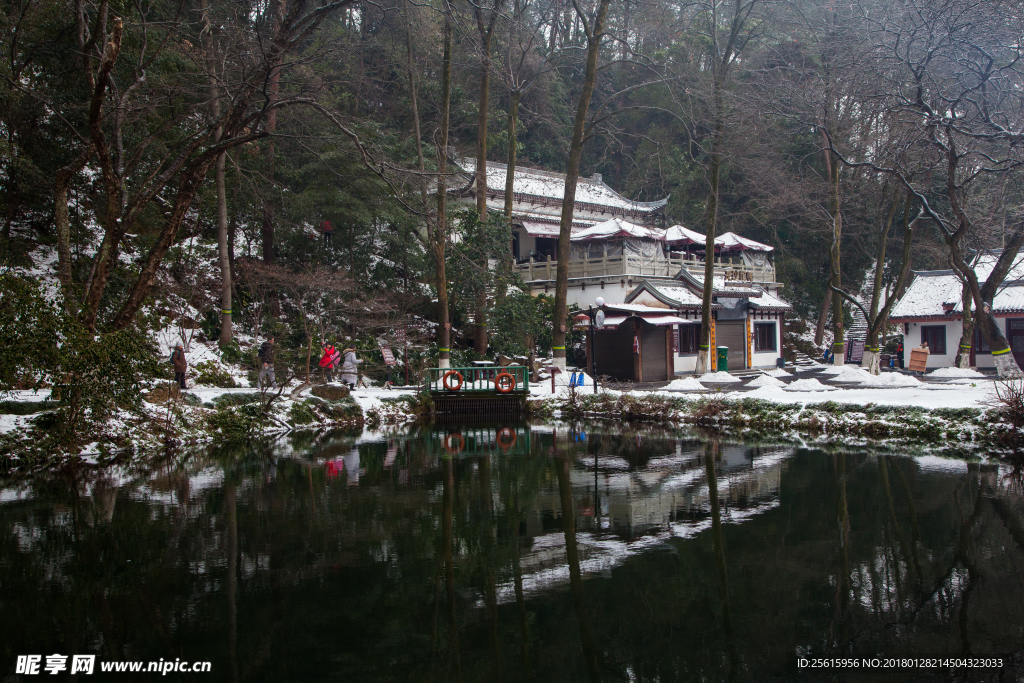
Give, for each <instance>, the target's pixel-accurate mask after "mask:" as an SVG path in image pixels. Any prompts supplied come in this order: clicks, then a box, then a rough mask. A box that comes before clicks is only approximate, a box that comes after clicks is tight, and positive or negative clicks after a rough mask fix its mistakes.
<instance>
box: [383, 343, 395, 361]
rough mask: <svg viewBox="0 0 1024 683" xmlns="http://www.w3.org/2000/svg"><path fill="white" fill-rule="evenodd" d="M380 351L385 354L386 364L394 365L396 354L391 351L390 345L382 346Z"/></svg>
mask: <svg viewBox="0 0 1024 683" xmlns="http://www.w3.org/2000/svg"><path fill="white" fill-rule="evenodd" d="M380 352H381V353H382V354H384V364H385V365H394V364H395V354H393V353H391V349H390V348H389V347H387V346H382V347H380Z"/></svg>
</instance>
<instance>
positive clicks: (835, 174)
mask: <svg viewBox="0 0 1024 683" xmlns="http://www.w3.org/2000/svg"><path fill="white" fill-rule="evenodd" d="M824 134H825V133H824V131H822V135H824ZM824 154H825V169H826V171H827V172H828V178H829V197H828V203H829V213H830V214H831V215H832V250H831V252H830V254H829V256H830V260H831V270H832V274H831V276H830V278H829V287H830V288H831V289H832V364H833V365H843V364H845V362H846V356H845V351H846V344H845V343H843V297H842V296H840V294H839V293H838V292H837V291H836V290H838V289H842V284H843V283H842V280H843V278H842V270H841V268H840V265H841V264H840V247H841V245H842V237H843V215H842V213H841V206H840V203H839V160H838V159H832V158H831V157H832V155H831V153H830V152H829V151H828V149H826V150H825V152H824Z"/></svg>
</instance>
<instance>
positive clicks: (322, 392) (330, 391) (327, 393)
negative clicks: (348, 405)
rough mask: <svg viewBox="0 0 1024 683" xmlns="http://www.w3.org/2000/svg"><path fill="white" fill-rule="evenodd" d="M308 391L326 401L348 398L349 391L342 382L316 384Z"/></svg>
mask: <svg viewBox="0 0 1024 683" xmlns="http://www.w3.org/2000/svg"><path fill="white" fill-rule="evenodd" d="M310 393H311V394H313V395H314V396H317V397H319V398H322V399H325V400H328V401H340V400H341V399H343V398H348V395H349V393H351V392H349V390H348V387H346V386H344V385H342V384H318V385H317V386H315V387H313V389H312V391H310Z"/></svg>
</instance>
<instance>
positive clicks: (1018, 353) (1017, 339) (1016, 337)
mask: <svg viewBox="0 0 1024 683" xmlns="http://www.w3.org/2000/svg"><path fill="white" fill-rule="evenodd" d="M1006 341H1008V342H1010V350H1011V351H1013V359H1014V360H1015V361H1017V365H1019V366H1021V367H1024V318H1009V319H1007V321H1006Z"/></svg>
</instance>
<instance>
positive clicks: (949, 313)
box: [889, 251, 1024, 369]
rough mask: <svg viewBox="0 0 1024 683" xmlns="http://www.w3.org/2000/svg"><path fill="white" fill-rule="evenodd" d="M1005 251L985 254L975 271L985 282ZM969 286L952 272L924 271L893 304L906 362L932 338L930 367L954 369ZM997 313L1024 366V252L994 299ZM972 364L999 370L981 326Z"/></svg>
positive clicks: (1016, 357)
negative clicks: (912, 352)
mask: <svg viewBox="0 0 1024 683" xmlns="http://www.w3.org/2000/svg"><path fill="white" fill-rule="evenodd" d="M998 258H999V252H997V251H995V252H983V253H981V254H979V256H978V257H977V259H976V262H975V266H974V270H975V272H976V273H977V275H978V281H979V282H981V283H984V282H985V280H987V279H988V276H989V274H990V273H991V272H992V268H993V266H994V265H995V263H996V261H997V260H998ZM962 294H963V286H962V285H961V283H960V279H959V278H958V277H957V276H956V274H955V273H954V272H953V271H952V270H931V271H920V272H917V273H915V274H914V279H913V281H912V282H911V283H910V286H909V287H907V291H906V293H905V294H904V295H903V297H902V298H901V299H900V300H899V301H898V302H897V303H896V305H895V306H893V310H892V313H891V315H890V316H889V322H893V323H900V324H901V326H902V332H903V346H904V349H905V351H904V355H905V359H906V362H909V360H910V350H911V349H913V348H916V347H918V346H920V345H921V343H922V342H924V341H927V342H928V348H929V355H928V367H929V368H944V367H951V366H952V365H953V363H954V362H955V360H956V352H957V347H958V346H959V344H960V335H961V332H962V326H963V322H962V321H963V296H962ZM992 304H993V314H994V315H995V318H996V321H997V322H998V323H999V325H1000V326H1001V329H1002V331H1003V334H1005V335H1006V339H1007V341H1008V342H1009V343H1010V349H1011V350H1012V352H1013V356H1014V358H1015V359H1016V361H1017V364H1018V365H1022V366H1024V254H1022V255H1021V256H1019V257H1018V259H1017V262H1016V263H1014V265H1013V267H1012V268H1011V269H1010V272H1009V273H1008V274H1007V276H1006V280H1005V281H1004V282H1003V285H1002V287H1001V288H1000V289H999V290H998V291H997V292H996V295H995V297H994V299H993V301H992ZM970 362H971V365H972V366H974V367H977V368H982V369H984V368H994V367H995V364H994V363H993V362H992V354H991V352H990V350H989V348H988V345H987V344H985V340H984V338H983V337H982V335H981V334H980V332H979V330H978V329H977V328H975V330H974V338H973V340H972V343H971V361H970Z"/></svg>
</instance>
